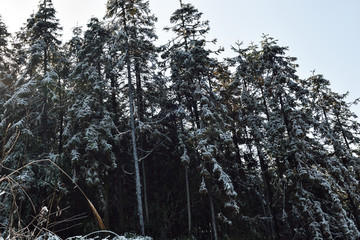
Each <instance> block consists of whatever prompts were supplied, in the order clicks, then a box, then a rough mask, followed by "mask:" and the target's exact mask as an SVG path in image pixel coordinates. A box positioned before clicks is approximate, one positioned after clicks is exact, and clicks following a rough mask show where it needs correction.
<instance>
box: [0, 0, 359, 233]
mask: <svg viewBox="0 0 360 240" xmlns="http://www.w3.org/2000/svg"><path fill="white" fill-rule="evenodd" d="M179 2H180V7H179V9H177V10H176V11H175V12H174V13H173V14H172V15H171V18H170V26H169V27H167V28H165V30H167V31H171V32H172V33H173V34H174V38H173V39H172V40H171V41H169V42H168V44H165V45H164V46H156V45H155V40H156V38H157V35H156V32H155V27H154V26H155V22H156V17H155V16H154V15H153V14H152V13H151V11H150V9H149V2H148V1H145V0H108V1H107V12H106V14H105V18H104V20H103V21H102V20H99V19H97V18H92V19H90V20H89V23H88V25H87V27H86V29H85V30H84V31H82V29H81V27H79V26H77V27H75V28H74V31H73V34H74V35H73V37H72V38H71V39H70V40H69V41H68V42H66V43H64V44H62V43H61V41H60V36H61V35H60V31H61V27H60V25H59V20H58V19H57V18H56V10H55V8H54V6H53V4H52V1H51V0H41V1H40V2H39V7H38V11H37V12H36V13H34V14H32V15H31V16H30V18H29V19H28V20H27V23H26V25H25V26H24V28H22V29H21V30H20V31H19V32H18V33H16V34H13V35H11V34H9V33H8V31H7V28H6V25H5V23H4V22H3V21H2V20H1V19H0V137H1V138H0V140H1V146H2V151H1V159H0V234H1V236H0V238H1V237H4V238H5V237H8V236H10V238H11V237H12V238H17V237H19V236H21V237H23V238H26V237H27V238H35V236H37V237H39V238H38V239H42V238H44V239H45V238H46V236H48V237H49V236H52V237H53V238H56V239H57V238H58V236H56V235H52V234H51V233H50V232H53V233H56V234H57V235H59V236H61V237H64V238H65V237H69V236H74V235H85V234H87V233H89V232H92V231H96V230H98V228H99V227H100V228H106V229H108V230H111V231H114V232H116V233H119V234H124V233H125V232H132V233H136V234H140V235H143V236H145V235H147V236H151V237H153V238H154V239H359V238H360V216H359V207H360V197H359V193H360V188H359V181H360V165H359V157H360V145H359V144H360V136H359V129H360V125H359V122H358V121H357V119H356V115H355V114H354V113H353V112H352V111H351V105H352V104H356V103H357V101H355V102H354V103H348V102H346V97H347V94H339V93H336V92H333V91H332V90H331V87H330V82H329V81H328V80H326V79H324V77H323V76H322V75H316V74H313V75H312V76H310V77H309V78H307V79H302V78H300V77H299V76H298V75H297V64H296V58H294V57H289V56H287V50H288V48H287V47H282V46H279V45H278V43H277V41H276V40H274V39H273V38H271V37H269V36H267V35H264V36H263V39H262V41H261V42H260V43H259V45H254V44H253V45H250V46H248V47H244V46H242V44H237V45H235V47H233V52H234V57H232V58H227V59H224V60H220V59H218V58H217V57H216V54H218V53H219V52H221V49H219V50H217V51H212V50H210V48H209V47H208V45H209V43H212V44H215V43H216V41H215V40H210V41H209V39H208V38H207V33H208V32H209V30H210V27H209V22H208V21H206V20H203V19H202V13H201V12H200V11H199V10H197V9H196V8H195V6H193V5H192V4H189V3H183V2H182V1H181V0H180V1H179ZM34 160H37V161H34ZM49 163H51V164H49ZM17 169H18V170H17ZM73 186H76V187H75V188H73ZM96 209H98V210H99V211H97V210H96ZM91 212H92V213H94V217H92V216H91V214H92V213H91ZM98 225H99V226H98ZM45 229H46V230H45ZM64 229H65V230H66V231H64ZM102 230H104V229H102ZM47 231H48V232H47ZM45 232H46V234H45ZM102 233H104V234H106V233H111V234H114V233H113V232H110V231H103V232H102ZM41 234H43V235H41ZM88 236H89V235H88ZM134 236H135V235H134Z"/></svg>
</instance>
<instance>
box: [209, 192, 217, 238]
mask: <svg viewBox="0 0 360 240" xmlns="http://www.w3.org/2000/svg"><path fill="white" fill-rule="evenodd" d="M208 194H209V202H210V211H211V225H212V230H213V234H214V240H218V236H217V230H216V221H215V209H214V202H213V198H212V194H211V191H210V189H208Z"/></svg>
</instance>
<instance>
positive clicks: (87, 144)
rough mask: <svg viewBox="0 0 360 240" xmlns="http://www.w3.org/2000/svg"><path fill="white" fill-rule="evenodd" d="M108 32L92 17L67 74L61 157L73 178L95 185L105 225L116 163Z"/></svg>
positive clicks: (86, 184)
mask: <svg viewBox="0 0 360 240" xmlns="http://www.w3.org/2000/svg"><path fill="white" fill-rule="evenodd" d="M108 36H109V35H108V32H107V30H106V29H105V28H104V27H103V26H102V23H101V22H100V21H99V20H98V19H96V18H92V19H91V20H90V22H89V24H88V30H87V31H86V32H85V35H84V40H83V44H82V46H81V47H80V48H79V49H78V53H77V57H78V58H77V64H76V65H75V66H74V69H73V71H72V73H71V75H70V79H69V86H68V87H69V91H68V92H67V104H68V115H67V119H66V127H65V129H64V135H65V138H66V142H65V145H64V150H65V154H66V158H65V159H64V161H68V163H64V166H67V168H69V171H71V172H72V175H73V178H74V181H77V182H79V183H80V184H85V186H87V187H93V186H97V190H98V194H97V195H98V199H97V200H98V203H99V206H100V209H101V212H102V214H103V216H104V218H105V224H106V225H108V224H109V201H110V199H109V189H110V179H109V172H110V171H111V170H112V169H114V168H116V166H117V163H116V157H115V154H114V151H113V146H114V144H115V141H116V140H115V135H116V129H115V124H114V122H113V120H112V114H111V113H110V112H109V111H108V110H107V104H108V101H109V99H110V96H109V90H108V89H109V86H108V82H107V81H106V79H105V77H104V67H103V65H104V62H105V52H104V45H105V43H106V41H107V38H108Z"/></svg>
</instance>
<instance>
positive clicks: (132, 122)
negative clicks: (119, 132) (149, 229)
mask: <svg viewBox="0 0 360 240" xmlns="http://www.w3.org/2000/svg"><path fill="white" fill-rule="evenodd" d="M126 64H127V73H128V86H129V107H130V129H131V140H132V149H133V159H134V167H135V182H136V197H137V205H138V214H139V224H140V229H141V234H142V235H145V226H144V215H143V206H142V199H141V183H140V171H139V158H138V153H137V148H136V136H135V117H134V100H133V88H132V80H131V69H130V59H129V57H128V56H127V62H126Z"/></svg>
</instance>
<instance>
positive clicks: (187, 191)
mask: <svg viewBox="0 0 360 240" xmlns="http://www.w3.org/2000/svg"><path fill="white" fill-rule="evenodd" d="M188 171H189V166H188V165H185V184H186V200H187V214H188V233H189V239H191V237H192V235H191V205H190V188H189V176H188Z"/></svg>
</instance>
